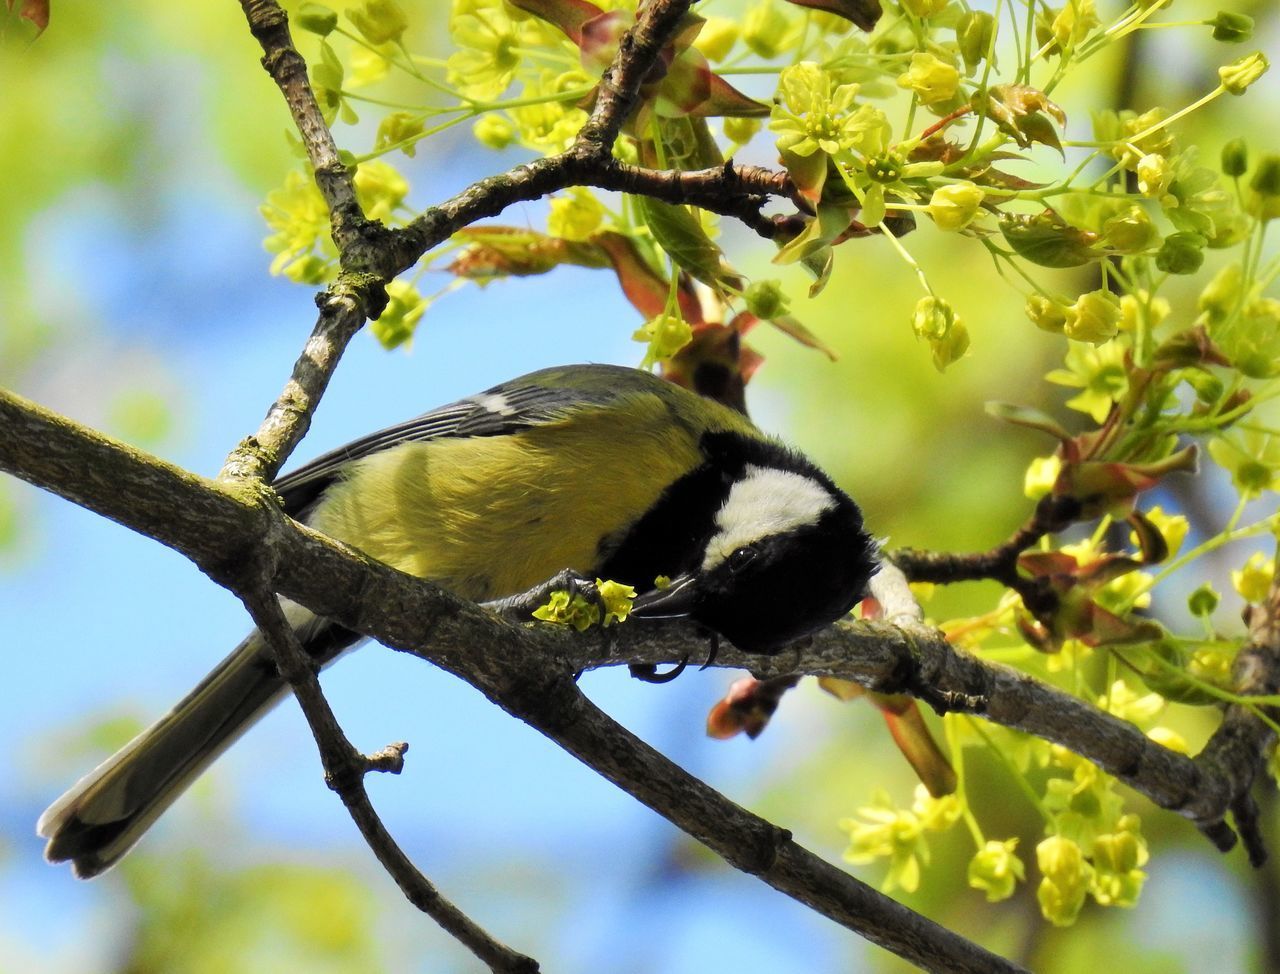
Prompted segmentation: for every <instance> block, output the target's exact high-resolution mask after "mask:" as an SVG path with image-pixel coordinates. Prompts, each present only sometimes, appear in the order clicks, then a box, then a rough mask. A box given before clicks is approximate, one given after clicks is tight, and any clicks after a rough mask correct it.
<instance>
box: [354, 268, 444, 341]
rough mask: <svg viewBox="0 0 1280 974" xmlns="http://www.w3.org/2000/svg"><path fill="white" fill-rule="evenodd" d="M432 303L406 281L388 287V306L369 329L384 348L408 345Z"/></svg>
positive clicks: (395, 282) (394, 282) (393, 283)
mask: <svg viewBox="0 0 1280 974" xmlns="http://www.w3.org/2000/svg"><path fill="white" fill-rule="evenodd" d="M430 303H431V302H430V301H428V300H427V299H426V298H424V297H423V296H422V295H421V294H419V293H418V289H417V288H416V287H414V286H413V285H412V284H406V283H405V282H404V281H392V282H391V283H390V284H388V285H387V306H386V308H384V309H383V311H382V314H381V315H380V316H379V317H378V319H377V320H376V321H374V322H373V323H372V324H371V325H370V326H369V327H370V328H371V329H372V331H373V335H374V337H375V338H377V339H378V341H379V342H380V343H381V344H382V347H383V348H397V347H399V346H400V345H407V344H408V343H409V341H410V340H411V339H412V338H413V333H414V332H415V331H416V330H417V327H418V322H419V320H421V318H422V315H423V314H424V313H425V312H426V310H427V306H428V305H429V304H430Z"/></svg>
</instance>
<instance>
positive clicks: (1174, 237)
mask: <svg viewBox="0 0 1280 974" xmlns="http://www.w3.org/2000/svg"><path fill="white" fill-rule="evenodd" d="M1205 242H1206V241H1205V239H1204V237H1202V236H1200V234H1198V233H1195V232H1193V231H1191V230H1181V231H1179V232H1178V233H1171V234H1169V236H1167V237H1165V238H1164V243H1163V244H1161V245H1160V249H1159V250H1158V251H1157V252H1156V267H1158V268H1160V270H1162V271H1164V272H1165V273H1166V274H1194V273H1195V272H1196V271H1198V270H1199V269H1200V265H1201V264H1203V263H1204V245H1205Z"/></svg>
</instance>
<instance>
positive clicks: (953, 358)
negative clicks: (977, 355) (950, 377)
mask: <svg viewBox="0 0 1280 974" xmlns="http://www.w3.org/2000/svg"><path fill="white" fill-rule="evenodd" d="M929 351H930V352H932V353H933V367H934V368H935V369H937V370H938V371H939V372H944V371H946V368H947V366H948V365H951V364H953V363H955V362H958V361H960V359H962V358H964V353H965V352H967V351H969V329H968V328H967V327H966V326H965V323H964V322H963V321H962V320H960V319H959V318H956V321H955V324H953V325H952V326H951V329H950V331H948V332H947V333H946V334H945V335H943V336H942V337H941V338H937V339H934V340H933V341H930V342H929Z"/></svg>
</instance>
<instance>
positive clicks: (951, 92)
mask: <svg viewBox="0 0 1280 974" xmlns="http://www.w3.org/2000/svg"><path fill="white" fill-rule="evenodd" d="M898 87H899V88H906V89H908V90H909V91H914V92H915V93H916V95H917V96H918V97H919V99H920V101H921V102H922V103H923V104H925V105H939V104H942V103H943V102H948V101H951V99H953V98H954V97H955V96H956V92H957V91H959V89H960V72H959V71H958V70H956V68H955V66H954V65H952V64H949V63H948V62H946V61H943V60H941V59H940V58H938V57H936V56H934V55H932V54H925V53H921V52H916V53H915V54H913V55H911V67H910V68H908V69H907V71H906V73H905V74H902V75H899V76H898Z"/></svg>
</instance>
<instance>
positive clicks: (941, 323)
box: [911, 294, 956, 341]
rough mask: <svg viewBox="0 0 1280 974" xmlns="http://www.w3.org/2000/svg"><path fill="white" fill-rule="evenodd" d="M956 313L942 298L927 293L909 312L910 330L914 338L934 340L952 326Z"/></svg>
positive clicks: (943, 334)
mask: <svg viewBox="0 0 1280 974" xmlns="http://www.w3.org/2000/svg"><path fill="white" fill-rule="evenodd" d="M955 321H956V313H955V311H954V310H952V308H951V305H950V303H949V302H947V301H946V300H944V299H943V298H939V297H935V296H934V295H932V294H927V295H925V296H924V297H923V298H921V299H920V300H919V301H917V302H916V306H915V310H913V311H912V313H911V330H912V331H913V332H915V336H916V338H924V339H926V340H928V341H935V340H936V339H939V338H942V337H943V336H945V335H946V334H947V332H949V331H950V330H951V329H952V327H954V325H955Z"/></svg>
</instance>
